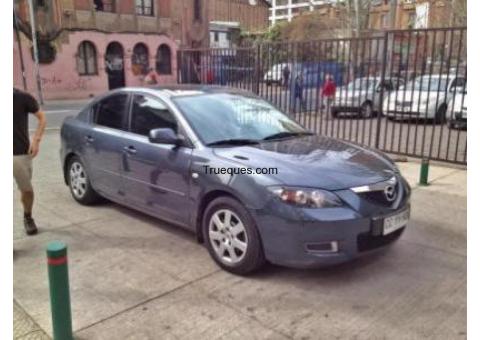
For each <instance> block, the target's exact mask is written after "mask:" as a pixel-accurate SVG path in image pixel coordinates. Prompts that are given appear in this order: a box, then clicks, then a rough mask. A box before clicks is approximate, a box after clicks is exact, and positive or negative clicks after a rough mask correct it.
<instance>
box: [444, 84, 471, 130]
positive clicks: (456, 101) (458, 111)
mask: <svg viewBox="0 0 480 340" xmlns="http://www.w3.org/2000/svg"><path fill="white" fill-rule="evenodd" d="M447 119H448V127H450V128H452V129H462V128H464V129H466V128H467V84H465V87H464V88H463V89H462V90H461V91H458V92H457V93H455V94H454V95H453V96H452V98H451V99H450V101H449V102H448V117H447Z"/></svg>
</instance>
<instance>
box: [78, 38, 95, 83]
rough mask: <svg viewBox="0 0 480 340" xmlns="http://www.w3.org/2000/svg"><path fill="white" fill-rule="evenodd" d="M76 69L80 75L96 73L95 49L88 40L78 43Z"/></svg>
mask: <svg viewBox="0 0 480 340" xmlns="http://www.w3.org/2000/svg"><path fill="white" fill-rule="evenodd" d="M77 70H78V74H79V75H81V76H86V75H95V74H98V69H97V51H96V50H95V46H94V45H93V43H91V42H90V41H82V42H81V43H80V45H78V51H77Z"/></svg>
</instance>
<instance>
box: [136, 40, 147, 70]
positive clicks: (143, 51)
mask: <svg viewBox="0 0 480 340" xmlns="http://www.w3.org/2000/svg"><path fill="white" fill-rule="evenodd" d="M148 68H149V60H148V47H147V46H146V45H145V44H143V43H138V44H136V45H135V46H134V47H133V54H132V72H133V74H134V75H139V74H147V73H148Z"/></svg>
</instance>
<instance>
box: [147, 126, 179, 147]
mask: <svg viewBox="0 0 480 340" xmlns="http://www.w3.org/2000/svg"><path fill="white" fill-rule="evenodd" d="M148 140H149V141H150V143H154V144H173V145H177V146H180V145H183V142H184V138H183V137H181V136H178V135H177V134H176V133H175V132H174V131H173V130H172V129H170V128H161V129H153V130H150V133H149V134H148Z"/></svg>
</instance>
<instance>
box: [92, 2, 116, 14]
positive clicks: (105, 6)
mask: <svg viewBox="0 0 480 340" xmlns="http://www.w3.org/2000/svg"><path fill="white" fill-rule="evenodd" d="M93 5H94V6H95V10H96V11H100V12H112V13H113V12H115V0H93Z"/></svg>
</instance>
